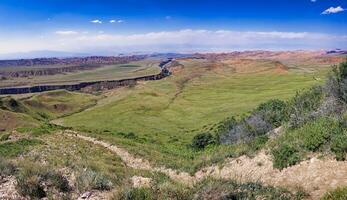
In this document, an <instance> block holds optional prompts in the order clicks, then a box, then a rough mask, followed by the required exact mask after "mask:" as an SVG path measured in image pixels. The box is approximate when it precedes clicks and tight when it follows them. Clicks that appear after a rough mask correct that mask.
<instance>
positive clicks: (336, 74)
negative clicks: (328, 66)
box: [328, 60, 347, 103]
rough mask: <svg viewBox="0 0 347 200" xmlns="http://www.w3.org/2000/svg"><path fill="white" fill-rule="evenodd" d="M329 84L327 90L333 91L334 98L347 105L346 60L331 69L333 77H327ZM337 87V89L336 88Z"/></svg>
mask: <svg viewBox="0 0 347 200" xmlns="http://www.w3.org/2000/svg"><path fill="white" fill-rule="evenodd" d="M329 78H330V82H332V83H334V84H330V87H332V88H328V89H333V90H334V91H336V93H337V94H336V96H337V97H338V98H339V99H341V100H342V101H344V102H345V103H347V60H346V61H345V62H343V63H340V65H339V66H338V67H334V68H333V75H332V76H330V77H329ZM336 87H337V88H336Z"/></svg>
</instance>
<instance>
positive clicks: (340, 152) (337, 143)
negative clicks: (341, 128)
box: [331, 132, 347, 161]
mask: <svg viewBox="0 0 347 200" xmlns="http://www.w3.org/2000/svg"><path fill="white" fill-rule="evenodd" d="M331 151H332V152H334V153H335V156H336V160H340V161H342V160H345V159H346V153H347V134H346V132H343V133H341V134H337V135H335V136H334V137H333V138H332V140H331Z"/></svg>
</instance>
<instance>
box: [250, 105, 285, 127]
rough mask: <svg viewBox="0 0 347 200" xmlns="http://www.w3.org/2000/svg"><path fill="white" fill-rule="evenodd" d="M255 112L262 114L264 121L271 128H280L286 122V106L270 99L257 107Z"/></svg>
mask: <svg viewBox="0 0 347 200" xmlns="http://www.w3.org/2000/svg"><path fill="white" fill-rule="evenodd" d="M255 112H259V113H261V114H262V116H263V118H264V120H265V121H267V122H269V123H271V125H272V126H273V127H279V126H281V124H282V122H283V121H285V120H287V118H288V117H287V104H286V103H285V102H284V101H282V100H278V99H272V100H269V101H267V102H265V103H262V104H260V105H259V106H258V108H257V109H256V110H255Z"/></svg>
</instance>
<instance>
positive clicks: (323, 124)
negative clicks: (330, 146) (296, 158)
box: [297, 118, 341, 151]
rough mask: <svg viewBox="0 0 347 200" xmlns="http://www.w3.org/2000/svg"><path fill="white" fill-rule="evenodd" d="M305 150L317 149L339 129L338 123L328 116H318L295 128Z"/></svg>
mask: <svg viewBox="0 0 347 200" xmlns="http://www.w3.org/2000/svg"><path fill="white" fill-rule="evenodd" d="M297 131H298V132H299V134H298V135H299V136H301V137H302V141H303V145H304V147H305V148H306V149H307V150H310V151H317V150H318V149H319V148H320V147H321V146H322V145H323V144H325V143H327V142H328V141H329V140H330V138H331V136H332V135H334V134H338V133H339V132H340V131H341V128H340V127H339V123H337V122H336V121H335V120H333V119H330V118H319V119H317V120H315V121H313V122H311V123H308V124H306V125H305V126H303V127H301V128H300V129H298V130H297Z"/></svg>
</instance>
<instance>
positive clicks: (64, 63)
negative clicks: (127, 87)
mask: <svg viewBox="0 0 347 200" xmlns="http://www.w3.org/2000/svg"><path fill="white" fill-rule="evenodd" d="M144 58H146V56H142V55H141V56H120V57H101V56H94V57H84V58H64V59H59V58H37V59H22V60H0V68H1V67H3V68H6V70H1V71H0V76H1V77H3V78H17V77H29V76H47V75H55V74H61V73H67V72H76V71H81V70H92V69H95V68H98V67H101V66H103V65H110V64H124V63H128V62H131V61H139V60H142V59H144ZM18 66H20V67H25V68H24V69H19V70H18V69H15V70H13V69H12V67H18ZM47 66H49V67H47Z"/></svg>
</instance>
